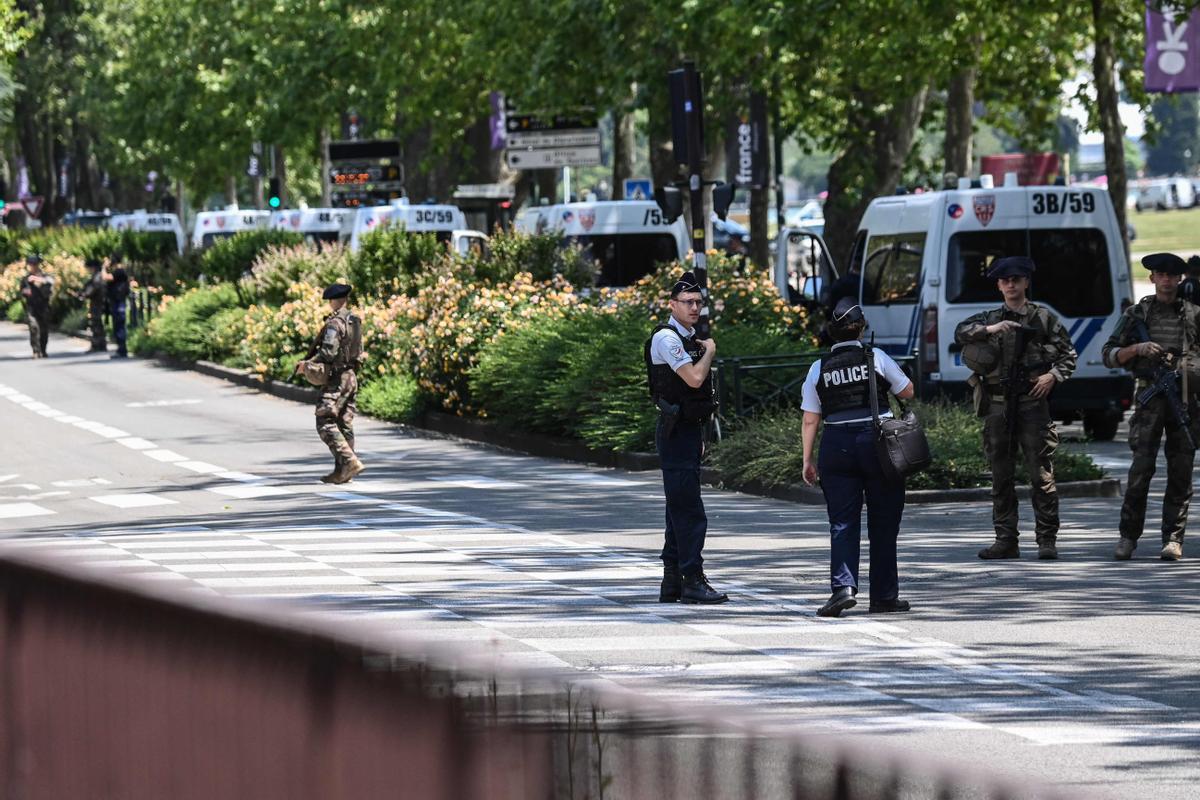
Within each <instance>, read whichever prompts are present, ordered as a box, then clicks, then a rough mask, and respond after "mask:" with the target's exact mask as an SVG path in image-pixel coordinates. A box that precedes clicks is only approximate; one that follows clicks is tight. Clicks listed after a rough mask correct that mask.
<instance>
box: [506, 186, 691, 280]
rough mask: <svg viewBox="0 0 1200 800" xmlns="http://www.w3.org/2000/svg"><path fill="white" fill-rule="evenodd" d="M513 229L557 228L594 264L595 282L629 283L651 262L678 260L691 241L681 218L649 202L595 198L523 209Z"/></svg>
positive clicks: (648, 268) (652, 264)
mask: <svg viewBox="0 0 1200 800" xmlns="http://www.w3.org/2000/svg"><path fill="white" fill-rule="evenodd" d="M513 228H514V229H516V230H518V231H522V232H523V233H529V234H542V233H557V234H558V235H559V236H561V237H562V239H563V241H564V243H571V244H577V245H579V246H581V247H583V248H584V250H585V251H586V253H587V254H588V256H589V257H591V258H592V259H593V260H594V261H595V263H596V285H597V286H629V285H630V284H633V283H636V282H637V281H638V280H639V279H640V278H643V277H644V276H646V275H648V274H649V273H650V272H652V271H653V270H654V268H655V266H656V265H658V264H661V263H664V262H670V261H678V260H680V259H682V258H683V257H684V256H686V255H687V254H688V252H689V251H690V249H691V243H690V240H689V239H688V230H687V224H686V223H685V222H684V221H683V218H682V217H680V218H679V219H677V220H675V221H674V222H667V221H666V220H665V219H663V215H662V211H661V210H659V207H658V204H657V203H655V202H653V201H643V200H595V201H587V202H579V203H560V204H558V205H548V206H531V207H527V208H525V209H523V210H522V211H521V212H520V213H519V214H517V217H516V219H515V220H513Z"/></svg>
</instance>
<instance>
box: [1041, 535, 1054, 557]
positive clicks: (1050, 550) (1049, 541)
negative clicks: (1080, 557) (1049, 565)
mask: <svg viewBox="0 0 1200 800" xmlns="http://www.w3.org/2000/svg"><path fill="white" fill-rule="evenodd" d="M1037 546H1038V558H1040V559H1041V560H1042V561H1053V560H1055V559H1056V558H1058V542H1057V540H1056V539H1054V538H1053V537H1049V536H1047V537H1045V538H1043V539H1038V543H1037Z"/></svg>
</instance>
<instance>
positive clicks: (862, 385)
mask: <svg viewBox="0 0 1200 800" xmlns="http://www.w3.org/2000/svg"><path fill="white" fill-rule="evenodd" d="M868 369H869V367H868V366H867V351H866V349H865V348H863V347H861V346H859V345H847V346H845V347H836V348H834V349H833V351H832V352H830V354H829V355H828V356H826V357H825V358H822V359H821V371H820V372H819V373H817V397H819V398H820V399H821V416H822V417H824V418H825V421H826V422H839V421H846V420H851V419H859V418H862V417H869V416H871V395H870V383H869V381H870V375H869V374H868V372H867V370H868ZM875 378H876V380H875V388H876V391H877V392H878V394H879V410H880V412H881V413H882V412H885V411H887V410H888V391H889V390H890V388H891V385H890V384H889V383H888V382H887V379H886V378H884V377H883V376H882V375H878V374H876V376H875Z"/></svg>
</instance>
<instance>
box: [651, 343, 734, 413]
mask: <svg viewBox="0 0 1200 800" xmlns="http://www.w3.org/2000/svg"><path fill="white" fill-rule="evenodd" d="M662 330H671V331H675V333H676V334H678V335H679V338H680V339H681V340H683V349H684V351H685V352H686V353H687V354H688V355H689V356H691V359H692V363H693V364H695V363H696V362H697V361H699V360H700V357H701V356H703V355H704V345H702V344H700V342H698V341H696V337H695V336H684V335H683V334H682V333H680V332H679V329H678V328H675V327H674V326H672V325H656V326H654V330H653V331H651V332H650V338H649V339H647V340H646V344H645V345H644V346H643V347H642V355H643V357H644V358H645V359H646V383H647V386H648V388H649V390H650V397H651V399H653V400H654V401H655V402H658V400H659V398H662V399H663V400H666V401H667V402H668V403H670V404H671V405H677V406H679V408H680V414H681V416H682V417H683V419H686V420H693V421H697V422H704V421H707V420H708V418H709V417H710V416H712V414H713V412H714V411H716V410H717V402H716V396H715V394H714V392H713V379H712V372H711V371H710V372H709V373H708V375H707V376H705V378H704V383H702V384H700V388H698V389H693V388H692V387H691V386H688V384H687V381H685V380H684V379H683V378H681V377H679V376H678V375H676V374H675V370H673V369H671V366H670V365H669V364H655V363H653V362H652V361H651V359H650V345H651V343H652V342H653V341H654V334H656V333H658V332H659V331H662Z"/></svg>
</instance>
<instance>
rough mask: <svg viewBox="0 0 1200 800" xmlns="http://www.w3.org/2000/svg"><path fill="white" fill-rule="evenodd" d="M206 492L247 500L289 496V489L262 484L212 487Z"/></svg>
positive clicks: (290, 491)
mask: <svg viewBox="0 0 1200 800" xmlns="http://www.w3.org/2000/svg"><path fill="white" fill-rule="evenodd" d="M208 491H210V492H213V493H214V494H223V495H225V496H226V497H236V498H238V499H243V500H244V499H249V498H253V497H280V496H282V495H285V494H291V493H292V490H291V489H285V488H284V487H282V486H265V485H263V484H244V485H241V486H214V487H213V488H211V489H208Z"/></svg>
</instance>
